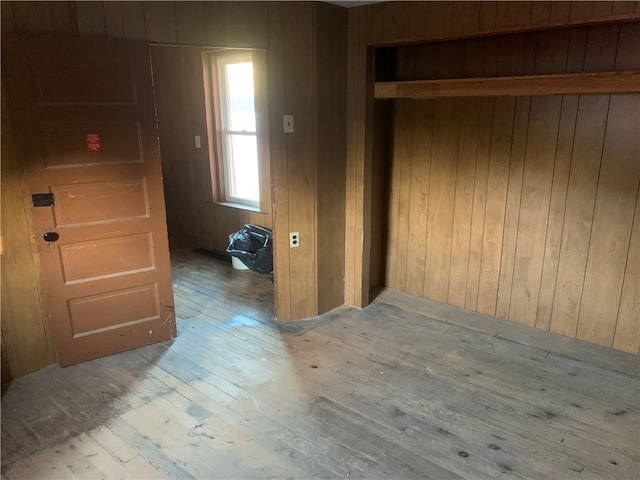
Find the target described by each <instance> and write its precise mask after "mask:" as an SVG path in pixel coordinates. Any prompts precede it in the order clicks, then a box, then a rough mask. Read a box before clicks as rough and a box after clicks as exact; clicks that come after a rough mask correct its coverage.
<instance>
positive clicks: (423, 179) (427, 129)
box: [406, 101, 434, 295]
mask: <svg viewBox="0 0 640 480" xmlns="http://www.w3.org/2000/svg"><path fill="white" fill-rule="evenodd" d="M415 103H416V106H415V117H414V120H413V122H414V129H415V135H414V138H413V158H412V159H411V179H412V187H411V200H410V208H409V225H411V228H410V230H409V235H408V237H409V242H408V251H409V258H408V260H407V277H406V291H407V292H409V293H411V294H413V295H422V294H423V291H424V265H425V262H426V255H427V212H428V209H429V203H428V199H429V185H430V183H431V182H430V173H431V154H432V151H431V145H432V144H433V140H432V138H433V107H434V102H431V101H427V102H415Z"/></svg>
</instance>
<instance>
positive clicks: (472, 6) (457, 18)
mask: <svg viewBox="0 0 640 480" xmlns="http://www.w3.org/2000/svg"><path fill="white" fill-rule="evenodd" d="M480 6H481V3H480V2H453V33H454V34H455V33H466V32H477V31H478V30H480Z"/></svg>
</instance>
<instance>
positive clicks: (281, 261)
mask: <svg viewBox="0 0 640 480" xmlns="http://www.w3.org/2000/svg"><path fill="white" fill-rule="evenodd" d="M210 3H213V2H207V5H209V4H210ZM283 10H284V7H283V5H282V3H275V2H274V3H269V50H268V53H267V55H268V64H269V69H268V70H267V75H268V80H269V115H270V121H269V125H270V127H271V134H270V135H269V147H270V149H271V152H270V157H271V162H272V164H271V165H272V172H273V175H274V178H275V179H277V181H278V183H277V184H276V185H277V186H278V187H279V188H275V189H274V190H273V195H274V198H273V205H274V210H273V231H274V243H275V249H274V254H275V264H276V269H275V275H274V283H275V287H276V288H275V295H276V316H277V318H280V319H284V320H288V319H291V318H292V317H291V302H290V295H291V277H290V274H289V269H290V252H291V249H290V248H289V231H290V230H289V211H288V208H287V206H288V205H289V189H288V183H289V164H288V156H287V146H286V143H285V139H284V134H283V133H282V130H281V129H280V125H281V122H282V115H284V114H285V113H290V112H285V105H284V95H285V79H284V75H285V56H284V48H285V46H284V11H283ZM209 18H210V17H209V16H208V17H207V20H209ZM207 34H209V23H207Z"/></svg>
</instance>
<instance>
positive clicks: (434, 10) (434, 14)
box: [396, 2, 455, 38]
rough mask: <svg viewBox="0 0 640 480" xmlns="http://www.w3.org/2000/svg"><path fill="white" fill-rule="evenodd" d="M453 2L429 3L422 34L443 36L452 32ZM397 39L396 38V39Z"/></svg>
mask: <svg viewBox="0 0 640 480" xmlns="http://www.w3.org/2000/svg"><path fill="white" fill-rule="evenodd" d="M454 3H455V2H431V3H428V4H427V6H426V8H425V15H426V19H425V20H426V21H425V23H424V24H423V28H424V30H423V31H422V33H423V34H424V33H426V32H429V33H430V34H432V35H444V34H447V33H451V32H452V31H453V4H454ZM396 38H397V37H396Z"/></svg>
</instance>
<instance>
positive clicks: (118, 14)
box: [104, 2, 124, 38]
mask: <svg viewBox="0 0 640 480" xmlns="http://www.w3.org/2000/svg"><path fill="white" fill-rule="evenodd" d="M104 23H105V29H106V32H107V37H109V38H124V19H123V16H122V2H105V3H104Z"/></svg>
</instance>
